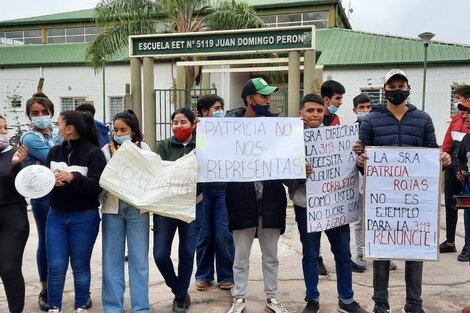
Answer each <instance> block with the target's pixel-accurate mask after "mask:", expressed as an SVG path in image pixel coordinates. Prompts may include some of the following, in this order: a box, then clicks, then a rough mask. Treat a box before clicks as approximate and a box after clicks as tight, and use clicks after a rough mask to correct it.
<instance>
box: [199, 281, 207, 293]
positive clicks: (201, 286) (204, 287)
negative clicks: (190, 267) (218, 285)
mask: <svg viewBox="0 0 470 313" xmlns="http://www.w3.org/2000/svg"><path fill="white" fill-rule="evenodd" d="M207 288H209V282H208V281H205V280H196V289H197V290H199V291H204V290H207Z"/></svg>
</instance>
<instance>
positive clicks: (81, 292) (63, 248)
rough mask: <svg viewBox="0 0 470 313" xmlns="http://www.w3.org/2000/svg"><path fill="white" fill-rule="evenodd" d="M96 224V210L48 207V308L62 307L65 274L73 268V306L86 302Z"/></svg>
mask: <svg viewBox="0 0 470 313" xmlns="http://www.w3.org/2000/svg"><path fill="white" fill-rule="evenodd" d="M99 226H100V216H99V213H98V209H97V208H96V209H90V210H86V211H78V212H64V211H59V210H55V209H54V208H51V210H50V211H49V215H48V217H47V227H46V250H47V259H48V260H49V262H48V266H49V268H48V275H47V289H48V298H49V299H48V300H49V306H50V307H51V308H58V309H59V310H60V309H61V307H62V293H63V291H64V283H65V275H66V274H67V268H68V265H69V260H70V264H71V265H72V270H73V281H74V289H75V308H82V307H84V306H85V305H86V303H87V301H88V297H89V291H90V275H91V273H90V259H91V252H92V251H93V245H94V244H95V240H96V236H97V235H98V230H99Z"/></svg>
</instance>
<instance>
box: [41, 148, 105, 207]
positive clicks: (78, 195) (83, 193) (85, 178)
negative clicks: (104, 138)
mask: <svg viewBox="0 0 470 313" xmlns="http://www.w3.org/2000/svg"><path fill="white" fill-rule="evenodd" d="M58 163H59V164H60V163H65V164H63V165H67V166H76V167H77V170H78V169H79V170H84V171H86V172H87V174H86V175H82V174H80V172H78V171H74V170H72V173H73V174H74V175H75V178H74V180H72V182H70V183H66V184H65V186H62V187H54V189H52V197H51V207H52V208H54V209H57V210H61V211H86V210H90V209H98V206H99V205H100V203H99V201H98V196H99V194H100V192H101V187H100V184H99V180H100V176H101V173H102V172H103V170H104V168H105V166H106V159H105V157H104V155H103V152H102V151H101V149H100V148H98V147H97V146H95V145H93V144H92V143H90V142H89V141H88V140H86V139H78V140H70V141H68V142H64V143H62V144H61V145H57V146H54V147H52V148H51V150H50V151H49V154H48V156H47V161H46V166H48V167H50V168H51V169H52V170H54V169H55V167H56V166H57V164H58Z"/></svg>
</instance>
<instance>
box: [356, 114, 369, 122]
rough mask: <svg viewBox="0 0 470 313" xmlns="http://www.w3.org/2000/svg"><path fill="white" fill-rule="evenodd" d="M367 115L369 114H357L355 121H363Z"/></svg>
mask: <svg viewBox="0 0 470 313" xmlns="http://www.w3.org/2000/svg"><path fill="white" fill-rule="evenodd" d="M367 114H369V112H357V119H358V120H359V121H362V120H363V119H364V117H366V116H367Z"/></svg>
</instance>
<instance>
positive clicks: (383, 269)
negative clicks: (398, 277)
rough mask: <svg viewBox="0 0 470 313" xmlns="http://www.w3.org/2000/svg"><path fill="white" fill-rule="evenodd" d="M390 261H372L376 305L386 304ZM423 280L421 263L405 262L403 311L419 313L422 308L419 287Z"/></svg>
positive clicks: (373, 297)
mask: <svg viewBox="0 0 470 313" xmlns="http://www.w3.org/2000/svg"><path fill="white" fill-rule="evenodd" d="M389 275H390V261H374V295H373V296H372V299H373V300H374V301H375V303H377V304H388V279H389ZM422 280H423V262H421V261H406V262H405V283H406V305H405V310H406V311H407V312H408V311H412V312H415V311H416V312H419V310H420V309H422V307H423V300H422V299H421V286H422Z"/></svg>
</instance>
